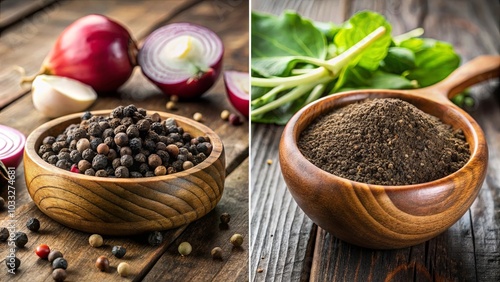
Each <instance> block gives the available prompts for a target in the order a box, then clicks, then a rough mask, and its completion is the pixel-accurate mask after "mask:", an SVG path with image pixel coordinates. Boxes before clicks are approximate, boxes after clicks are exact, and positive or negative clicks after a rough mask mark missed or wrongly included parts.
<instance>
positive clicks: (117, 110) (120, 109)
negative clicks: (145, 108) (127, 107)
mask: <svg viewBox="0 0 500 282" xmlns="http://www.w3.org/2000/svg"><path fill="white" fill-rule="evenodd" d="M123 108H124V107H123V106H118V107H116V108H114V109H113V111H112V112H111V117H113V118H122V117H123Z"/></svg>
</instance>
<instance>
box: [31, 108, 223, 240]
mask: <svg viewBox="0 0 500 282" xmlns="http://www.w3.org/2000/svg"><path fill="white" fill-rule="evenodd" d="M93 113H94V115H102V116H107V115H109V113H110V112H109V111H97V112H93ZM158 113H159V114H160V117H161V119H162V120H165V119H167V118H174V119H175V120H176V121H177V124H178V125H179V126H180V127H182V128H183V129H184V130H185V132H188V133H190V134H191V135H192V136H208V137H209V138H210V143H211V144H212V146H213V149H212V152H211V153H210V155H209V156H207V159H206V160H204V161H203V162H202V163H200V164H198V165H196V166H194V167H193V168H191V169H189V170H185V171H181V172H178V173H175V174H171V175H165V176H161V177H146V178H140V179H111V178H104V179H101V178H97V177H91V176H87V175H82V174H75V173H71V172H69V171H65V170H62V169H59V168H57V167H55V166H53V165H50V164H48V163H46V162H45V161H43V160H42V159H41V157H40V156H39V155H38V154H37V150H38V147H39V146H40V145H41V144H42V140H43V139H44V138H45V137H47V136H57V135H58V134H61V133H62V131H63V130H64V129H65V128H66V127H68V126H69V125H71V124H78V123H79V121H80V120H81V119H80V114H73V115H69V116H65V117H61V118H58V119H55V120H52V121H50V122H49V123H46V124H43V125H41V126H40V127H39V128H37V129H35V130H34V131H33V132H32V133H31V134H30V136H28V138H27V140H26V149H25V151H24V171H25V178H26V185H27V186H28V192H29V193H30V196H31V198H32V199H33V201H34V202H35V204H36V205H37V206H38V208H40V210H41V211H42V212H43V213H45V214H46V215H48V216H49V217H51V218H53V219H54V220H56V221H58V222H60V223H62V224H64V225H67V226H68V227H71V228H74V229H77V230H81V231H85V232H89V233H101V234H104V235H132V234H139V233H143V232H150V231H155V230H165V229H171V228H175V227H179V226H182V225H186V224H189V223H191V222H192V221H194V220H196V219H199V218H201V217H202V216H204V215H206V214H207V213H208V212H210V211H211V210H212V209H213V208H214V207H215V206H216V205H217V203H218V202H219V200H220V198H221V196H222V193H223V190H224V179H225V155H224V146H223V144H222V141H221V140H220V138H219V136H217V134H215V132H213V131H212V130H211V129H210V128H208V127H207V126H205V125H203V124H201V123H198V122H195V121H194V120H191V119H188V118H185V117H181V116H177V115H172V114H168V113H164V112H158ZM150 114H151V113H150Z"/></svg>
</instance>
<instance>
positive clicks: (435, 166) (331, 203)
mask: <svg viewBox="0 0 500 282" xmlns="http://www.w3.org/2000/svg"><path fill="white" fill-rule="evenodd" d="M498 76H500V57H498V56H480V57H477V58H476V59H474V60H472V61H470V62H468V63H467V64H465V65H463V66H461V67H460V68H459V69H457V70H456V71H455V72H453V73H452V74H451V75H450V76H448V77H447V78H446V79H445V80H443V81H441V82H439V83H437V84H435V85H433V86H430V87H427V88H421V89H415V90H380V89H378V90H356V91H349V92H344V93H339V94H335V95H332V96H328V97H325V98H323V99H321V100H318V101H317V102H315V103H312V104H310V105H308V106H306V107H305V108H303V109H301V110H300V111H299V112H298V113H297V114H295V115H294V116H293V117H292V119H291V120H290V121H289V122H288V124H287V125H286V127H285V129H284V131H283V134H282V137H281V141H280V147H279V160H280V166H281V171H282V174H283V177H284V180H285V182H286V184H287V186H288V189H289V191H290V192H291V194H292V196H293V197H294V199H295V200H296V202H297V203H298V205H299V206H300V207H301V209H302V210H303V211H304V212H305V213H306V214H307V215H308V216H309V217H310V218H311V219H312V220H313V221H314V222H315V223H316V224H317V225H318V226H320V227H321V228H323V229H324V230H326V231H328V232H329V233H331V234H332V235H334V236H335V237H337V238H339V239H341V240H343V241H346V242H349V243H351V244H354V245H358V246H362V247H367V248H372V249H397V248H403V247H408V246H413V245H417V244H419V243H422V242H425V241H427V240H429V239H431V238H433V237H435V236H437V235H439V234H440V233H442V232H444V231H445V230H446V229H448V228H449V227H450V226H451V225H453V224H454V223H455V222H457V221H458V220H459V219H460V218H461V217H462V216H463V214H465V212H466V211H467V210H468V209H469V207H470V206H471V205H472V202H473V201H474V199H475V198H476V196H477V194H478V193H479V190H480V188H481V186H482V183H483V181H484V178H485V175H486V167H487V161H488V149H487V144H486V141H485V138H484V134H483V132H482V130H481V128H480V127H479V125H478V124H477V123H476V122H475V121H474V119H473V118H472V117H470V116H469V115H468V114H467V113H466V112H465V111H463V110H462V109H460V108H459V107H457V106H455V105H454V104H453V103H452V102H450V100H449V99H448V98H451V97H453V96H454V95H456V94H457V93H459V92H460V91H462V90H464V89H465V88H466V87H468V86H471V85H473V84H475V83H478V82H480V81H484V80H486V79H489V78H492V77H498Z"/></svg>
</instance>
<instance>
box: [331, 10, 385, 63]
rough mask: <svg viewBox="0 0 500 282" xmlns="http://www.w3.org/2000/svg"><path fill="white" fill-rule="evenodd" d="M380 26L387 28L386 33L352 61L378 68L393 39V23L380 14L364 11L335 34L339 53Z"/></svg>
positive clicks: (353, 17)
mask: <svg viewBox="0 0 500 282" xmlns="http://www.w3.org/2000/svg"><path fill="white" fill-rule="evenodd" d="M380 26H384V27H385V28H386V33H385V34H384V35H383V36H382V37H380V38H379V39H378V40H377V41H375V42H374V43H373V44H371V45H370V47H368V48H367V49H366V50H365V51H364V52H363V53H362V54H361V55H360V56H359V57H357V59H356V60H354V61H353V62H352V64H358V65H360V66H362V67H364V68H365V69H368V70H376V69H377V68H378V67H379V64H380V61H382V60H383V59H384V58H385V56H386V55H387V49H388V47H389V45H390V44H391V41H392V39H391V25H390V24H389V23H388V22H387V21H386V20H385V18H384V17H383V16H382V15H380V14H377V13H375V12H370V11H362V12H359V13H356V14H355V15H354V16H352V17H351V18H350V19H349V21H348V22H346V23H345V24H344V26H343V28H342V29H340V31H339V32H338V33H337V34H336V35H335V38H334V43H335V45H337V50H338V52H339V54H340V53H342V52H344V51H345V50H347V49H348V48H349V47H351V46H353V45H354V44H356V43H357V42H359V41H360V40H361V39H363V38H364V37H365V36H367V35H368V34H370V33H371V32H372V31H374V30H375V29H377V28H379V27H380Z"/></svg>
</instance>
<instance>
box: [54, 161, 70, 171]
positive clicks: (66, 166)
mask: <svg viewBox="0 0 500 282" xmlns="http://www.w3.org/2000/svg"><path fill="white" fill-rule="evenodd" d="M56 166H57V167H58V168H61V169H65V170H69V169H70V167H71V164H70V163H69V162H68V161H66V160H58V161H57V163H56Z"/></svg>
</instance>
